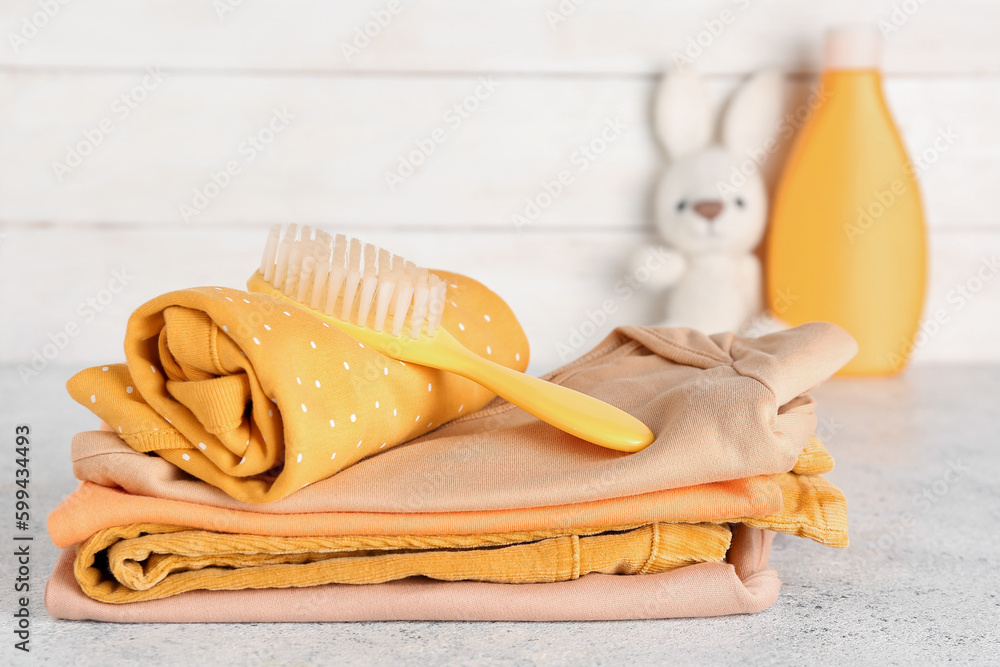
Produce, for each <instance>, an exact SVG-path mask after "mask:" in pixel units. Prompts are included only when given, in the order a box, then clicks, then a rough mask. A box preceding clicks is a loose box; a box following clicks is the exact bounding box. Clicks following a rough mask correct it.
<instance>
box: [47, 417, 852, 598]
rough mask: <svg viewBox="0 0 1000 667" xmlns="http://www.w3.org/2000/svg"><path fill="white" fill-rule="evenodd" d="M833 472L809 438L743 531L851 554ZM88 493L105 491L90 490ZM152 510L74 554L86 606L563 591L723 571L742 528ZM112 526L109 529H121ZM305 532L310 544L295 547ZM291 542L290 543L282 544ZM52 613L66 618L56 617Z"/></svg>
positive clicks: (81, 524) (65, 533)
mask: <svg viewBox="0 0 1000 667" xmlns="http://www.w3.org/2000/svg"><path fill="white" fill-rule="evenodd" d="M111 437H114V436H111ZM146 458H148V457H146ZM151 460H152V459H151ZM830 466H832V459H831V458H830V457H829V455H827V454H826V453H825V450H823V448H822V445H821V444H820V443H819V442H818V441H816V440H813V441H812V442H811V443H810V444H809V445H808V446H807V449H806V450H805V451H804V452H803V455H802V456H801V457H800V461H799V465H797V466H796V467H797V468H798V469H799V472H790V473H783V474H782V475H777V476H775V477H777V478H779V480H782V481H781V483H780V486H782V488H783V489H785V490H786V497H785V506H784V507H783V508H782V509H781V510H780V511H779V512H776V513H774V514H771V515H769V516H763V517H756V518H747V519H744V520H742V521H743V523H745V524H746V525H747V526H751V525H756V526H758V527H768V528H773V529H777V530H780V531H782V532H788V533H790V534H794V535H800V536H806V537H811V538H812V539H814V540H816V541H818V542H821V543H823V544H828V545H831V546H846V541H847V533H846V528H847V520H846V508H845V505H844V499H843V496H842V494H840V492H839V491H838V490H837V489H836V488H835V487H833V486H832V485H830V484H829V483H827V482H825V480H823V478H822V477H821V476H820V475H819V473H822V472H826V471H827V470H828V469H829V467H830ZM784 478H788V479H787V480H785V479H784ZM794 479H798V480H799V481H800V483H795V482H794V481H792V480H794ZM198 483H199V484H200V483H201V482H198ZM82 488H101V487H95V486H94V485H93V484H89V485H86V484H85V486H84V487H82ZM107 491H108V492H109V493H112V494H114V493H118V494H119V497H118V498H117V499H116V501H115V502H94V501H93V500H92V499H88V498H84V499H83V500H82V501H81V500H80V499H79V497H76V498H74V496H71V497H70V499H68V502H67V503H64V506H63V507H61V510H63V511H60V512H58V513H53V515H52V517H50V528H51V529H52V532H53V536H54V537H56V536H59V537H58V538H57V543H60V544H63V543H65V544H69V543H72V542H73V541H75V540H76V539H77V538H79V537H80V536H81V535H85V534H87V533H89V532H90V531H91V530H92V527H91V526H89V525H88V524H87V521H86V519H87V518H89V517H90V516H93V514H94V513H95V512H94V510H97V514H98V515H100V514H102V512H100V510H101V509H103V508H112V507H114V508H118V509H119V510H121V509H125V510H126V511H127V510H128V509H129V507H128V506H129V505H130V498H129V497H128V495H127V494H124V497H121V496H122V495H123V492H113V491H111V490H107ZM691 491H696V490H695V489H692V490H691ZM146 501H153V502H152V503H150V502H147V503H145V505H144V506H143V507H140V508H139V511H138V513H136V514H134V515H131V516H130V518H132V519H134V520H136V521H137V522H136V523H128V524H122V525H111V526H109V527H106V528H99V529H98V530H96V531H95V532H94V533H93V534H92V535H91V536H90V537H89V538H87V539H86V540H85V541H84V542H83V543H82V544H81V545H80V546H79V547H77V549H76V556H75V563H74V568H75V574H76V580H77V582H78V584H79V586H80V588H81V589H82V590H83V591H84V593H85V594H86V595H87V596H89V597H93V598H95V599H97V600H100V601H103V602H112V603H132V602H136V601H142V600H152V599H158V598H162V597H168V596H171V595H175V594H178V593H183V592H185V591H191V590H201V589H208V590H239V589H242V588H260V587H268V588H284V587H301V586H315V585H321V584H326V583H332V582H337V583H354V584H368V583H377V582H383V581H392V580H396V579H401V578H405V577H409V576H416V575H422V576H426V577H430V578H433V579H441V580H476V581H487V582H503V583H537V582H551V581H562V580H568V579H575V578H578V577H580V576H581V575H586V574H587V573H590V572H603V573H612V574H642V575H648V574H655V573H658V572H665V571H668V570H670V569H673V568H675V567H680V566H684V565H690V564H692V563H698V562H712V561H720V560H721V559H722V557H723V556H724V555H725V554H726V548H727V546H728V544H729V530H728V527H726V526H728V524H729V523H730V522H735V521H736V519H730V520H728V521H724V522H721V523H723V525H711V524H670V523H656V524H647V525H644V526H604V527H600V528H595V527H591V528H583V529H574V530H568V531H567V530H560V529H551V528H550V529H540V530H533V531H523V532H520V533H496V532H493V533H485V534H471V535H470V534H449V535H388V534H367V535H341V534H340V533H339V532H338V531H337V525H336V523H335V522H330V521H326V520H325V519H326V518H327V517H326V516H324V515H323V514H317V513H309V514H308V515H305V517H303V516H296V515H287V514H269V515H268V516H267V519H268V520H267V521H264V522H257V523H256V524H254V525H250V526H247V528H248V529H249V530H252V531H255V532H252V533H248V532H243V531H244V530H245V529H244V528H242V527H241V526H243V524H240V526H234V525H233V524H231V523H229V524H226V525H223V526H222V527H221V528H215V529H213V530H206V529H205V528H206V527H209V526H219V525H220V524H222V523H223V522H224V521H226V520H227V519H229V520H231V519H233V518H235V517H233V516H232V515H233V514H236V512H234V511H233V510H228V511H227V510H222V509H220V508H214V511H215V512H216V514H215V517H216V520H215V521H213V520H212V519H211V518H210V517H206V516H204V515H202V516H200V517H198V518H196V519H195V520H190V519H189V520H187V521H186V525H173V526H168V525H158V524H156V523H138V522H139V521H147V520H149V519H153V520H156V517H158V516H162V515H163V513H164V512H161V513H153V512H151V511H150V510H151V509H152V508H154V507H155V505H156V503H168V504H172V505H173V506H172V507H168V508H167V509H166V512H165V513H166V514H172V515H173V516H176V517H178V519H179V520H184V519H185V518H189V517H190V514H188V513H185V512H184V511H179V508H178V505H179V504H180V503H178V501H164V500H157V499H153V498H146ZM249 507H251V508H254V509H256V508H257V507H258V506H249ZM180 509H181V510H188V511H189V510H190V509H191V508H189V507H181V508H180ZM201 509H202V510H204V509H205V508H201ZM143 510H145V511H143ZM227 515H228V516H227ZM404 516H407V517H408V516H409V515H404ZM303 518H305V519H307V520H308V521H310V524H309V526H310V528H311V530H312V531H313V534H309V529H310V528H304V527H303V525H302V519H303ZM106 519H107V520H106V522H107V523H109V524H113V523H114V521H115V519H114V518H111V517H106ZM369 519H370V521H371V526H372V527H373V528H376V529H377V528H381V527H383V526H386V525H388V524H389V522H387V521H386V520H385V518H384V516H383V517H379V516H373V517H370V518H369ZM317 520H318V521H317ZM196 521H197V522H199V523H196ZM60 524H61V526H60ZM324 526H325V528H324ZM219 530H227V531H232V532H227V533H223V532H218V531H219ZM73 531H75V532H73ZM300 531H301V532H302V533H303V535H308V536H302V537H295V536H294V535H296V534H297V533H299V532H300ZM319 531H324V533H329V535H327V534H319ZM367 532H371V531H367ZM289 534H291V535H293V537H276V536H275V535H289ZM51 612H52V613H53V614H59V613H62V612H60V611H59V610H58V609H54V610H51Z"/></svg>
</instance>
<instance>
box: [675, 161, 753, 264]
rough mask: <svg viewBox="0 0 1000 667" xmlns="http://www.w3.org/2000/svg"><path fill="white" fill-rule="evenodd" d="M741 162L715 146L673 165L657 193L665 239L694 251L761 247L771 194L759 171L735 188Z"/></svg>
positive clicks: (678, 246) (685, 249)
mask: <svg viewBox="0 0 1000 667" xmlns="http://www.w3.org/2000/svg"><path fill="white" fill-rule="evenodd" d="M737 164H738V157H737V156H735V155H733V154H732V153H730V152H729V151H728V150H726V149H724V148H719V147H715V148H709V149H706V150H704V151H701V152H698V153H695V154H693V155H689V156H687V157H684V158H681V159H679V160H676V161H675V162H673V163H672V164H671V165H670V166H669V167H667V169H666V171H665V172H664V174H663V176H662V178H661V179H660V184H659V187H658V189H657V192H656V224H657V227H658V229H659V231H660V234H661V235H662V236H663V238H664V240H666V241H667V242H668V243H670V245H672V246H674V247H675V248H677V249H678V250H681V251H683V252H689V253H702V252H719V251H724V252H750V251H752V250H753V249H754V247H756V245H757V243H758V242H759V241H760V238H761V236H762V235H763V232H764V226H765V224H766V222H767V194H766V191H765V188H764V183H763V181H762V180H761V178H760V176H759V175H757V174H756V173H755V174H752V175H751V176H750V177H748V178H746V179H743V181H744V182H742V183H741V184H740V187H738V188H737V187H733V186H732V184H731V183H730V178H731V177H732V173H733V168H734V166H735V165H737ZM720 184H724V187H720Z"/></svg>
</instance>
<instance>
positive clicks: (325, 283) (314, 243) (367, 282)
mask: <svg viewBox="0 0 1000 667" xmlns="http://www.w3.org/2000/svg"><path fill="white" fill-rule="evenodd" d="M260 273H261V275H262V276H263V277H264V280H265V281H266V282H267V283H269V284H270V285H271V286H272V287H274V288H275V289H276V290H278V291H279V292H281V293H282V294H284V295H285V296H288V297H290V298H292V299H294V300H295V301H297V302H299V303H300V304H302V305H303V306H306V307H309V308H312V309H314V310H317V311H320V312H322V313H323V314H325V315H330V316H333V317H337V318H339V319H341V320H343V321H345V322H350V323H352V324H356V325H358V326H362V327H368V328H371V329H373V330H375V331H384V330H387V329H388V331H390V332H391V333H392V335H394V336H400V335H403V333H404V331H405V333H406V335H408V336H410V337H411V338H417V337H418V336H419V335H420V333H421V332H424V333H426V334H427V335H428V336H433V335H434V333H435V332H436V331H437V329H438V328H439V327H440V326H441V318H442V316H443V314H444V304H445V303H446V299H447V284H446V283H445V281H443V280H442V279H441V278H439V277H438V276H436V275H434V274H433V273H430V272H428V271H427V269H422V268H419V267H417V266H416V265H415V264H414V263H413V262H410V261H407V260H405V259H403V258H402V257H400V256H399V255H393V254H392V253H390V252H389V251H387V250H384V249H382V248H378V247H377V246H374V245H372V244H370V243H362V242H361V241H359V240H357V239H350V238H347V237H346V236H344V235H343V234H337V235H336V236H331V235H330V234H327V233H326V232H324V231H322V230H319V229H316V230H313V229H312V228H310V227H308V226H303V227H301V228H299V227H298V226H297V225H294V224H292V225H286V226H284V227H282V225H275V226H273V227H272V228H271V229H270V230H269V231H268V234H267V242H266V244H265V246H264V255H263V257H262V258H261V264H260ZM387 325H389V326H387Z"/></svg>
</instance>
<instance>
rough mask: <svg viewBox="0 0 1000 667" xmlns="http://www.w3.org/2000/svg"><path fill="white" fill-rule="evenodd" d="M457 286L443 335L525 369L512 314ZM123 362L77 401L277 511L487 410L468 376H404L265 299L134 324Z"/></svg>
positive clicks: (96, 378)
mask: <svg viewBox="0 0 1000 667" xmlns="http://www.w3.org/2000/svg"><path fill="white" fill-rule="evenodd" d="M438 273H439V275H440V276H441V277H442V278H444V279H445V280H447V281H449V282H450V283H451V284H450V291H449V298H450V301H449V304H448V305H447V306H446V308H445V312H444V315H443V320H442V321H443V323H444V326H446V327H447V328H448V330H449V331H451V332H453V333H454V335H455V337H456V338H457V339H458V340H459V341H460V342H461V343H462V344H463V345H465V346H466V347H467V348H469V349H470V350H472V351H474V352H477V353H479V354H482V355H483V356H486V357H487V358H489V359H491V360H493V361H496V362H497V363H499V364H502V365H505V366H508V367H510V368H514V369H517V370H524V368H525V367H526V366H527V363H528V345H527V339H526V338H525V336H524V332H523V331H522V330H521V327H520V325H519V324H518V323H517V320H516V319H515V317H514V315H513V313H512V312H511V311H510V308H508V307H507V305H506V304H505V303H504V302H503V300H502V299H501V298H500V297H498V296H497V295H496V294H494V293H493V292H491V291H489V290H488V289H486V288H485V287H484V286H483V285H480V284H479V283H477V282H476V281H474V280H471V279H469V278H466V277H464V276H459V275H456V274H450V273H444V272H438ZM125 358H126V361H127V363H126V364H109V365H107V366H98V367H94V368H89V369H87V370H84V371H82V372H80V373H78V374H77V375H75V376H74V377H73V378H72V379H70V381H69V383H68V385H67V387H68V389H69V392H70V395H71V396H72V397H73V398H74V399H75V400H77V401H78V402H79V403H81V404H82V405H84V406H85V407H87V408H89V409H91V410H92V411H93V412H94V413H95V414H97V415H98V416H99V417H101V419H103V420H104V421H105V422H107V423H108V424H110V425H111V426H112V427H114V428H115V429H116V430H117V431H118V433H119V434H120V435H121V436H122V439H123V440H124V441H125V442H126V443H128V444H129V446H131V447H133V448H134V449H135V450H136V451H140V452H154V453H156V454H157V455H159V456H161V457H162V458H164V459H166V460H167V461H169V462H170V463H172V464H174V465H175V466H177V467H179V468H181V469H183V470H185V471H187V472H188V473H190V474H191V475H193V476H195V477H197V478H199V479H203V480H205V481H207V482H209V483H210V484H213V485H215V486H217V487H219V488H221V489H223V490H224V491H225V492H226V493H228V494H229V495H231V496H233V497H234V498H238V499H240V500H242V501H245V502H251V503H264V502H271V501H274V500H278V499H280V498H284V497H285V496H287V495H289V494H290V493H292V492H293V491H297V490H298V489H300V488H302V487H303V486H305V485H307V484H311V483H313V482H316V481H317V480H320V479H324V478H326V477H329V476H331V475H333V474H334V473H336V472H337V471H339V470H341V469H343V468H345V467H347V466H350V465H351V464H353V463H355V462H357V461H359V460H361V459H363V458H365V457H366V456H370V455H372V454H375V453H377V452H379V451H382V450H384V449H388V448H391V447H393V446H395V445H398V444H400V443H402V442H405V441H407V440H412V439H413V438H414V437H417V436H419V435H421V434H423V433H426V432H428V431H430V430H432V429H434V428H435V427H436V426H438V425H440V424H442V423H444V422H447V421H449V420H451V419H454V418H455V417H457V416H459V415H461V414H463V413H468V412H473V411H475V410H477V409H479V408H480V407H482V406H483V405H485V404H486V403H487V402H488V401H489V400H490V399H491V398H493V394H492V393H491V392H489V391H488V390H486V389H484V388H483V387H482V386H480V385H478V384H476V383H474V382H472V381H470V380H467V379H465V378H462V377H460V376H457V375H454V374H451V373H446V372H443V371H438V370H434V369H431V368H427V367H424V366H418V365H414V364H409V365H407V364H405V363H403V362H400V361H395V360H392V359H389V358H388V357H386V356H384V355H382V354H380V353H378V352H375V351H374V350H372V349H370V348H366V347H365V346H364V345H363V344H361V343H359V342H358V341H356V340H354V339H353V338H351V337H350V336H348V335H347V334H345V333H344V332H342V331H341V330H339V329H337V328H336V327H331V326H330V325H329V324H327V323H325V322H322V321H321V320H320V319H319V318H316V317H314V316H313V315H310V314H308V313H306V312H305V311H302V310H300V309H297V308H295V307H292V306H290V305H289V304H287V303H285V302H284V301H281V300H279V299H276V298H274V297H270V296H267V295H263V294H254V293H251V292H243V291H239V290H233V289H223V288H221V287H200V288H194V289H187V290H182V291H178V292H171V293H169V294H165V295H163V296H160V297H158V298H156V299H153V300H152V301H150V302H148V303H146V304H145V305H143V306H141V307H140V308H139V309H138V310H136V311H135V313H133V315H132V317H131V318H130V319H129V323H128V328H127V331H126V334H125Z"/></svg>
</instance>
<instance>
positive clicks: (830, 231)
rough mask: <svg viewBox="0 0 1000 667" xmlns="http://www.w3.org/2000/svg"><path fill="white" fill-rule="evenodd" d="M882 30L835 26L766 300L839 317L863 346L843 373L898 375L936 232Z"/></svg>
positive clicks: (789, 314)
mask: <svg viewBox="0 0 1000 667" xmlns="http://www.w3.org/2000/svg"><path fill="white" fill-rule="evenodd" d="M880 54H881V37H880V35H879V33H878V31H876V30H875V29H874V28H872V29H870V30H869V29H867V28H841V29H836V30H833V31H831V32H830V33H828V35H827V38H826V48H825V61H826V62H825V66H824V71H823V74H822V78H821V81H820V87H819V90H818V91H817V93H816V97H815V100H814V102H813V104H814V108H813V112H812V114H811V115H810V117H809V119H808V121H807V122H806V124H805V125H804V126H803V127H802V129H801V130H800V131H799V134H798V137H797V138H796V141H795V144H794V146H793V147H792V150H791V153H790V154H789V157H788V161H787V163H786V164H785V167H784V170H783V172H782V176H781V180H780V182H779V185H778V189H777V192H776V196H775V203H774V207H773V209H772V217H771V229H770V233H769V236H768V243H767V257H766V260H767V270H766V277H767V297H768V301H769V304H770V308H771V310H772V311H773V312H774V314H775V315H776V316H777V317H779V318H780V319H782V320H784V321H785V322H787V323H789V324H793V325H795V324H802V323H804V322H810V321H815V320H826V321H828V322H834V323H836V324H838V325H840V326H842V327H843V328H844V329H846V330H847V331H848V332H849V333H850V334H851V335H853V336H854V338H855V339H856V340H857V341H858V344H859V347H860V351H859V352H858V355H857V356H856V357H855V358H854V359H853V360H852V361H851V362H850V363H848V364H847V365H846V366H845V367H844V368H843V369H842V370H841V372H840V374H842V375H893V374H896V373H899V372H900V371H901V370H902V369H903V368H904V367H905V365H906V363H907V361H908V359H909V356H910V352H911V351H912V348H913V345H914V336H915V334H916V332H917V327H918V326H919V324H920V313H921V310H922V308H923V302H924V291H925V286H926V273H927V268H926V267H927V258H926V253H927V233H926V229H925V225H924V213H923V207H922V205H921V201H920V192H919V190H918V187H917V182H916V178H915V174H914V172H913V169H912V167H911V164H910V162H909V160H908V159H907V156H906V151H905V149H904V148H903V143H902V141H901V140H900V138H899V133H898V132H897V131H896V127H895V125H894V124H893V121H892V117H891V116H890V114H889V110H888V109H887V108H886V104H885V99H884V98H883V96H882V76H881V73H880V72H879V69H878V66H879V58H880Z"/></svg>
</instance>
